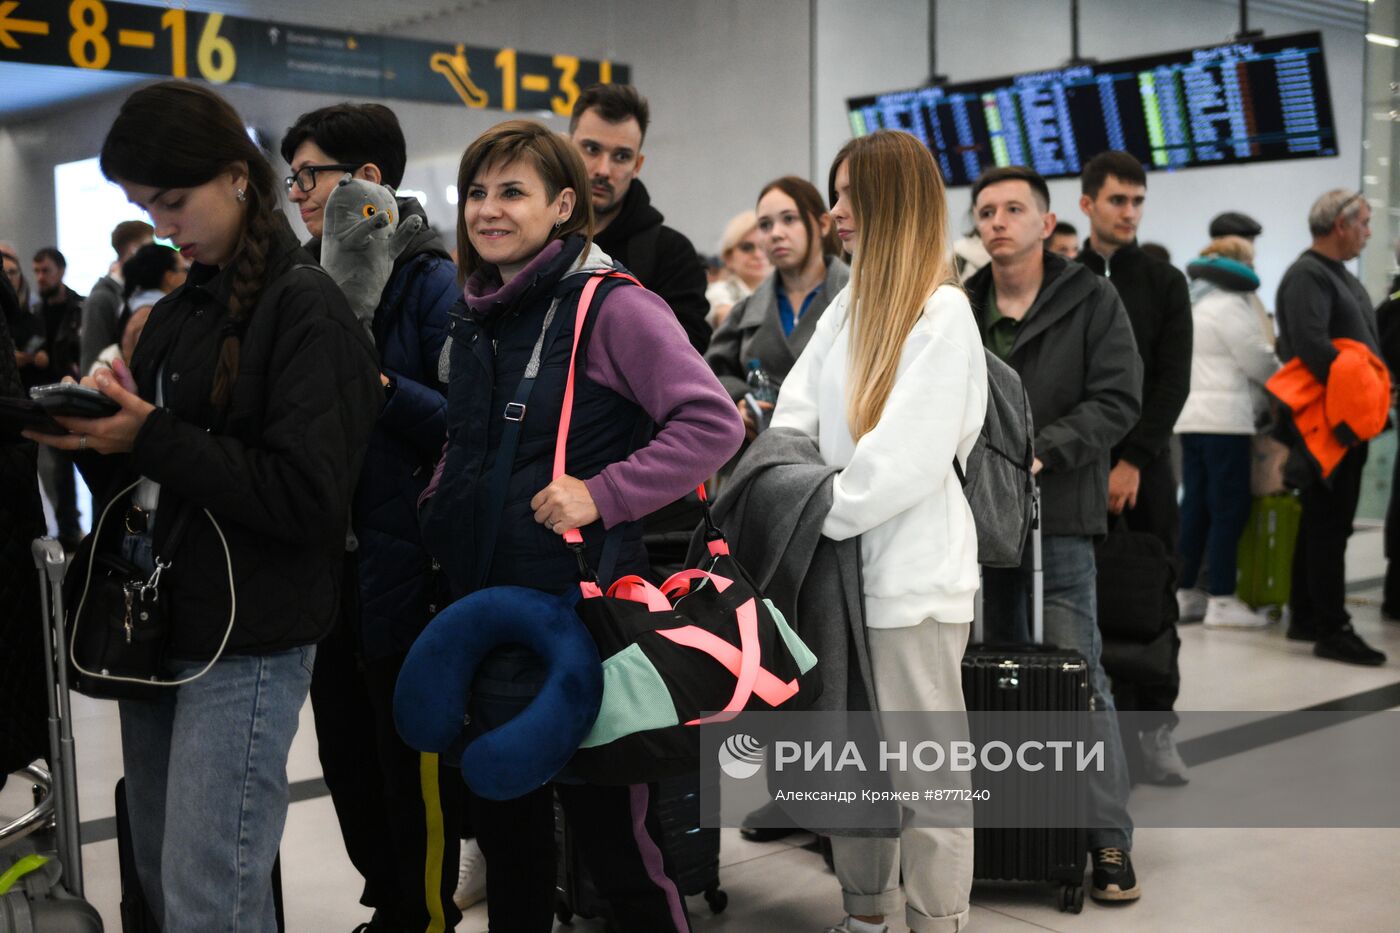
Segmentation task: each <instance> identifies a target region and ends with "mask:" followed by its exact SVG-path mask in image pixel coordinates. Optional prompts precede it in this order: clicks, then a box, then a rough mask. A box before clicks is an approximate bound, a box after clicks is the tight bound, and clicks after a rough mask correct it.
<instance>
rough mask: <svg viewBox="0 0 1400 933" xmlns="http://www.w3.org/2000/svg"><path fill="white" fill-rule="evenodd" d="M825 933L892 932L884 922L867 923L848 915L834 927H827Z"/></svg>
mask: <svg viewBox="0 0 1400 933" xmlns="http://www.w3.org/2000/svg"><path fill="white" fill-rule="evenodd" d="M823 933H890V928H889V927H888V926H886V925H885V924H883V923H880V924H875V923H866V922H865V921H863V920H857V919H856V918H855V917H850V916H848V917H847V918H846V919H845V920H842V921H841V922H840V923H838V924H837V925H836V926H834V927H827V928H826V930H825V931H823Z"/></svg>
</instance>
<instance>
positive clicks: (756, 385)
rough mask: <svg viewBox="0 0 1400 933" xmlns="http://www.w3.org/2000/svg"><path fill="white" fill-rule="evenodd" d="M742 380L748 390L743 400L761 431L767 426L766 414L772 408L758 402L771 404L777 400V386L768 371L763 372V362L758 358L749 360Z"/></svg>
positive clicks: (768, 413) (767, 414)
mask: <svg viewBox="0 0 1400 933" xmlns="http://www.w3.org/2000/svg"><path fill="white" fill-rule="evenodd" d="M744 381H745V382H747V383H748V384H749V391H748V394H747V395H745V396H744V400H745V401H746V402H747V403H748V406H749V411H750V412H751V413H752V414H753V421H754V425H755V426H756V427H757V428H758V430H760V431H762V430H763V429H764V428H766V427H768V416H769V415H770V414H772V411H773V410H772V409H771V408H768V407H765V406H764V405H760V404H759V403H760V402H767V403H768V404H769V405H772V404H773V403H774V402H776V401H778V387H777V386H775V385H774V384H773V380H772V379H771V378H770V377H769V375H768V373H766V372H764V370H763V364H762V363H761V362H759V361H758V360H749V371H748V375H747V376H746V377H745V380H744Z"/></svg>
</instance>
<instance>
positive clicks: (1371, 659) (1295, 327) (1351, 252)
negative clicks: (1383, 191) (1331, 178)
mask: <svg viewBox="0 0 1400 933" xmlns="http://www.w3.org/2000/svg"><path fill="white" fill-rule="evenodd" d="M1370 224H1371V206H1370V205H1369V204H1367V203H1366V199H1365V198H1364V197H1363V196H1362V195H1361V194H1360V193H1359V192H1356V191H1349V190H1346V189H1337V190H1334V191H1329V192H1327V193H1326V194H1324V195H1322V197H1320V198H1318V199H1317V201H1315V202H1314V203H1313V206H1312V209H1311V210H1310V211H1308V228H1309V230H1310V231H1311V232H1312V238H1313V241H1312V246H1311V247H1310V248H1308V249H1307V250H1304V252H1303V254H1302V255H1301V256H1299V257H1298V258H1297V259H1296V260H1294V262H1293V265H1291V266H1289V267H1288V271H1287V272H1285V273H1284V275H1283V280H1282V281H1281V282H1280V283H1279V287H1278V302H1277V315H1278V326H1279V338H1278V356H1279V359H1280V360H1282V361H1283V362H1285V363H1287V362H1288V361H1289V360H1291V359H1293V358H1294V357H1297V358H1299V359H1300V360H1302V361H1303V365H1305V366H1306V367H1307V368H1308V371H1309V372H1311V373H1312V374H1313V376H1315V377H1316V378H1317V380H1318V382H1320V383H1322V384H1324V385H1326V383H1327V377H1328V374H1329V372H1330V370H1331V367H1332V361H1333V360H1334V359H1336V357H1337V350H1336V348H1335V347H1334V346H1333V345H1332V341H1333V340H1336V339H1338V338H1343V337H1344V338H1347V339H1350V340H1356V341H1359V342H1361V343H1364V344H1365V345H1366V346H1368V347H1370V348H1371V350H1372V351H1373V352H1374V353H1376V354H1377V355H1379V354H1380V338H1379V334H1378V332H1377V327H1376V316H1375V314H1374V312H1373V311H1372V309H1371V299H1370V296H1369V295H1367V294H1366V289H1365V287H1364V286H1362V284H1361V282H1360V281H1359V280H1358V279H1357V278H1356V276H1354V275H1352V274H1351V273H1350V272H1349V271H1347V268H1346V266H1344V265H1343V263H1345V262H1349V261H1350V260H1352V259H1355V258H1356V257H1357V256H1359V255H1360V254H1361V249H1362V247H1364V246H1365V245H1366V241H1367V240H1368V239H1370V237H1371V227H1370ZM1366 453H1367V445H1366V444H1365V443H1359V444H1356V445H1354V446H1353V447H1352V448H1351V449H1350V450H1348V451H1347V453H1346V456H1345V457H1344V458H1343V459H1342V462H1341V463H1340V464H1338V465H1337V467H1336V469H1335V470H1334V471H1333V472H1332V474H1331V475H1330V476H1329V477H1328V478H1327V479H1326V480H1323V479H1322V478H1321V477H1319V476H1317V475H1315V473H1314V474H1313V475H1310V476H1307V475H1299V476H1297V477H1291V478H1296V479H1297V480H1298V481H1299V485H1301V486H1302V503H1303V518H1302V524H1301V526H1300V527H1299V529H1298V544H1297V548H1296V550H1295V551H1294V557H1293V589H1292V596H1291V598H1290V600H1289V607H1290V609H1291V610H1292V613H1291V614H1292V618H1291V621H1290V623H1289V627H1288V637H1289V638H1291V639H1294V640H1295V641H1311V642H1314V645H1313V653H1314V654H1316V655H1317V656H1318V657H1320V658H1329V659H1331V660H1334V661H1342V662H1344V663H1347V664H1365V665H1372V666H1376V665H1381V664H1384V663H1385V655H1384V654H1382V653H1381V652H1379V651H1376V650H1375V649H1374V648H1372V647H1371V646H1370V645H1368V644H1366V642H1364V641H1362V640H1361V636H1359V635H1357V634H1356V632H1355V631H1354V630H1353V629H1352V627H1351V616H1350V615H1349V614H1348V613H1347V611H1346V606H1345V599H1346V548H1347V539H1348V538H1350V537H1351V527H1352V521H1353V520H1354V519H1355V517H1356V505H1357V501H1358V500H1359V499H1360V496H1361V470H1362V468H1363V467H1364V466H1365V465H1366ZM1293 460H1294V462H1297V461H1298V458H1297V457H1294V458H1293Z"/></svg>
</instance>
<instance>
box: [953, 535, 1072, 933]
mask: <svg viewBox="0 0 1400 933" xmlns="http://www.w3.org/2000/svg"><path fill="white" fill-rule="evenodd" d="M1038 513H1039V509H1038V508H1037V516H1036V521H1035V522H1034V524H1033V526H1032V531H1031V559H1032V565H1031V571H1032V574H1031V579H1032V600H1031V620H1032V635H1033V639H1034V641H1035V644H1030V645H992V644H982V643H980V641H981V618H980V610H979V616H978V620H977V623H976V626H975V629H974V636H973V639H974V642H979V643H974V644H972V645H969V646H968V649H967V652H966V654H964V655H963V663H962V678H963V696H964V699H965V700H966V701H967V708H968V710H969V712H972V711H975V710H984V711H989V712H1018V713H1019V712H1027V713H1034V712H1049V711H1055V710H1069V711H1074V712H1088V710H1089V665H1088V662H1087V661H1086V660H1085V659H1084V656H1083V655H1082V654H1080V653H1079V652H1077V651H1069V650H1062V649H1059V648H1056V647H1055V646H1054V645H1045V644H1041V642H1042V641H1043V640H1044V635H1045V592H1044V571H1043V568H1042V565H1041V543H1040V521H1039V514H1038ZM969 724H970V725H971V726H972V729H973V732H974V734H973V735H972V740H973V741H974V742H978V741H979V737H978V736H977V735H976V734H975V733H976V717H975V716H972V717H970V722H969ZM1017 779H1018V772H1017V770H1016V769H1014V768H1011V769H1008V770H1006V771H1002V772H996V773H991V772H987V771H986V770H983V769H978V771H977V772H975V777H974V786H975V788H976V789H978V790H984V789H985V790H988V791H989V792H990V793H991V794H992V799H994V800H1003V801H1006V800H1013V801H1016V802H1017V803H1018V804H1019V805H1021V806H1024V807H1026V808H1029V809H1033V810H1036V809H1039V810H1043V811H1045V812H1055V813H1062V814H1065V815H1066V817H1067V819H1066V821H1065V822H1066V823H1068V824H1069V826H1072V827H1077V828H1037V827H1024V828H1004V827H984V826H977V828H976V829H974V831H973V845H974V855H973V869H972V874H973V877H974V878H976V879H978V880H983V881H1030V882H1040V883H1057V884H1059V885H1060V891H1059V895H1060V896H1059V906H1060V910H1062V911H1069V912H1070V913H1076V914H1077V913H1079V912H1080V911H1081V910H1083V908H1084V871H1085V868H1086V866H1087V862H1088V849H1089V841H1088V832H1087V830H1086V829H1085V828H1084V827H1085V826H1087V824H1088V815H1087V797H1088V786H1087V783H1086V781H1085V780H1084V778H1083V776H1082V775H1074V776H1072V777H1068V778H1067V779H1066V780H1065V781H1062V782H1060V784H1059V786H1057V787H1054V788H1049V787H1046V785H1044V784H1041V785H1037V787H1036V788H1027V787H1025V786H1020V787H1018V786H1017V784H1018V780H1017ZM1037 795H1039V798H1038V799H1031V798H1032V797H1033V796H1037ZM974 807H975V804H974ZM974 812H975V811H974ZM1076 817H1082V819H1078V820H1076Z"/></svg>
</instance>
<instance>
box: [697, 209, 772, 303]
mask: <svg viewBox="0 0 1400 933" xmlns="http://www.w3.org/2000/svg"><path fill="white" fill-rule="evenodd" d="M719 258H720V261H721V262H723V263H724V270H723V272H722V273H721V275H720V277H719V281H717V282H712V283H711V284H710V287H709V288H707V289H705V299H706V300H707V301H708V302H709V303H710V314H709V316H708V318H706V319H707V320H708V321H709V322H710V326H711V327H716V328H717V327H719V326H720V325H722V324H723V323H724V319H725V318H726V317H727V316H728V315H729V312H730V309H732V308H733V307H734V305H735V304H737V303H738V302H740V301H742V300H743V299H745V298H747V297H748V296H749V295H752V294H753V290H754V289H755V288H758V285H759V283H760V282H762V281H763V279H764V277H765V276H767V275H768V273H769V272H771V271H772V267H771V266H769V265H768V259H767V257H766V256H764V255H763V249H762V246H761V244H760V242H759V238H758V220H757V219H756V218H755V217H754V214H753V211H744V212H743V213H742V214H739V215H737V216H736V217H735V218H734V219H733V220H731V221H729V224H728V226H726V227H725V228H724V237H723V238H722V239H721V240H720V243H719Z"/></svg>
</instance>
